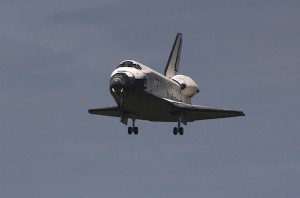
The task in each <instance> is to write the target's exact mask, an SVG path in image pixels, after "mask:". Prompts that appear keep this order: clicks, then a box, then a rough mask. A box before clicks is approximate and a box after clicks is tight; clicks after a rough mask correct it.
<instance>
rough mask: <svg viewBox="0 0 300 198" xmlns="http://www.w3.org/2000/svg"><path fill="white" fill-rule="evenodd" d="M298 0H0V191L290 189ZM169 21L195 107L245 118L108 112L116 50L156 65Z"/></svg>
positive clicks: (298, 174)
mask: <svg viewBox="0 0 300 198" xmlns="http://www.w3.org/2000/svg"><path fill="white" fill-rule="evenodd" d="M299 19H300V2H299V1H296V0H295V1H292V0H291V1H289V0H285V1H279V0H273V1H271V0H265V1H261V0H251V1H250V0H249V1H237V0H230V1H223V0H216V1H208V0H200V1H192V0H191V1H177V2H176V3H175V2H171V1H158V0H153V1H147V2H146V1H137V0H129V1H120V0H113V1H111V0H110V1H99V0H72V1H71V0H52V1H45V0H44V1H42V0H27V1H23V0H22V1H21V0H0V90H1V97H0V197H1V198H2V197H3V198H12V197H22V198H40V197H43V198H48V197H49V198H53V197H70V198H77V197H78V198H86V197H88V198H96V197H149V198H150V197H151V198H152V197H173V198H177V197H178V198H179V197H195V198H196V197H197V198H199V197H228V198H232V197H239V198H240V197H249V198H252V197H256V198H262V197H273V198H282V197H295V198H296V197H300V190H299V183H300V154H299V152H300V146H299V140H300V133H299V132H300V122H299V120H300V105H299V101H300V92H299V90H300V82H299V74H300V67H299V64H300V56H299V51H300V36H299V35H300V26H299ZM177 32H181V33H183V38H184V41H183V51H182V57H181V66H180V73H181V74H185V75H189V76H191V77H192V78H193V79H194V80H195V81H196V82H197V83H198V84H199V85H200V94H199V95H197V96H195V97H194V99H193V103H194V104H201V105H207V106H215V107H226V108H232V109H237V110H243V111H244V112H245V113H246V115H247V116H246V117H244V118H233V119H223V120H212V121H202V122H194V123H189V124H188V126H187V127H185V135H184V136H174V135H173V134H172V128H173V126H174V125H176V124H173V123H154V122H146V121H137V125H138V126H139V128H140V134H139V135H138V136H132V135H131V136H129V135H128V134H127V127H126V126H125V125H123V124H121V123H120V122H119V119H117V118H110V117H101V116H92V115H89V114H88V113H87V109H88V108H90V107H96V106H103V105H108V104H114V101H113V98H112V97H111V95H110V92H109V89H108V86H109V75H110V73H111V72H112V71H113V70H114V69H115V67H116V65H118V64H119V62H121V61H122V60H124V59H134V60H137V61H139V62H142V63H144V64H146V65H148V66H150V67H152V68H153V69H155V70H157V71H159V72H162V71H163V70H164V66H165V64H166V61H167V58H168V55H169V52H170V50H171V46H172V44H173V40H174V38H175V36H176V33H177Z"/></svg>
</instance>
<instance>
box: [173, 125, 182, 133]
mask: <svg viewBox="0 0 300 198" xmlns="http://www.w3.org/2000/svg"><path fill="white" fill-rule="evenodd" d="M178 133H179V134H180V135H183V133H184V129H183V128H182V127H179V128H178V127H174V128H173V134H174V135H177V134H178Z"/></svg>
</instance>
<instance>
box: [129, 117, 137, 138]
mask: <svg viewBox="0 0 300 198" xmlns="http://www.w3.org/2000/svg"><path fill="white" fill-rule="evenodd" d="M134 123H135V119H134V118H132V127H128V134H129V135H131V134H132V133H134V134H135V135H137V134H138V133H139V128H138V127H136V126H135V125H134Z"/></svg>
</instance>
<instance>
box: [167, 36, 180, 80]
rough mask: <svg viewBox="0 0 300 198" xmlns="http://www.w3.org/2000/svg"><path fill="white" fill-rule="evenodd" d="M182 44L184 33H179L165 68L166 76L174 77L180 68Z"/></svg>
mask: <svg viewBox="0 0 300 198" xmlns="http://www.w3.org/2000/svg"><path fill="white" fill-rule="evenodd" d="M181 45H182V34H181V33H178V34H177V36H176V39H175V41H174V44H173V47H172V51H171V53H170V56H169V60H168V63H167V65H166V69H165V73H164V74H165V76H166V77H168V78H172V77H173V76H175V75H176V73H177V72H178V68H179V61H180V53H181Z"/></svg>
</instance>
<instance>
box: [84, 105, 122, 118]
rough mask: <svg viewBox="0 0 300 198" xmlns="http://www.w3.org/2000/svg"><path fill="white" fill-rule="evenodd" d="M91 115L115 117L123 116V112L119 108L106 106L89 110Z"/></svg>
mask: <svg viewBox="0 0 300 198" xmlns="http://www.w3.org/2000/svg"><path fill="white" fill-rule="evenodd" d="M89 113H90V114H96V115H105V116H114V117H120V116H121V111H120V108H119V107H118V106H104V107H99V108H93V109H89Z"/></svg>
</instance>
